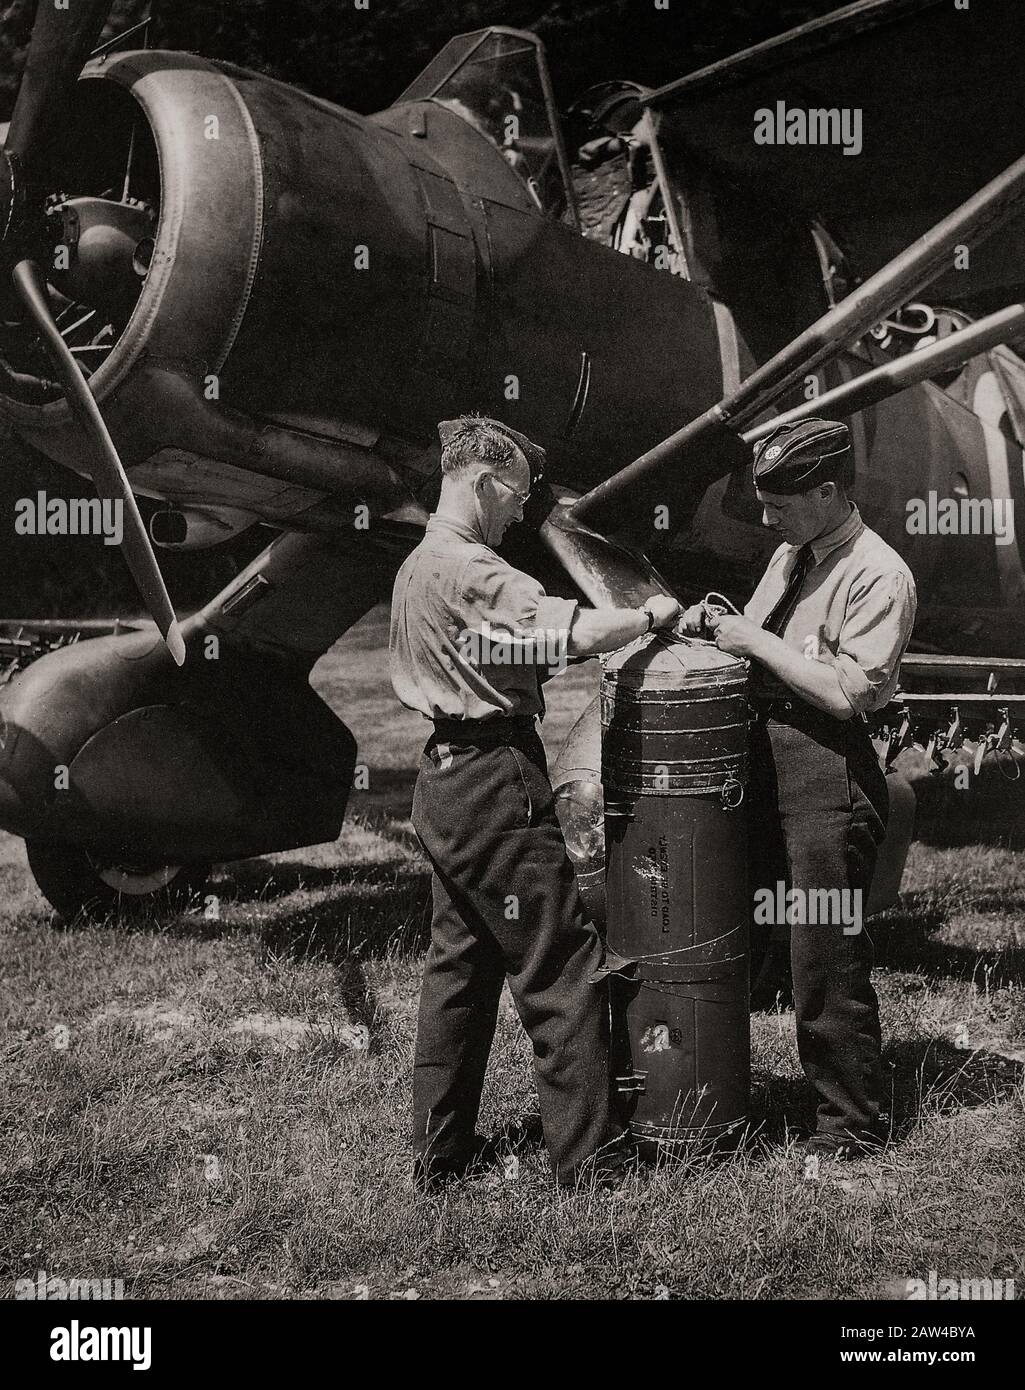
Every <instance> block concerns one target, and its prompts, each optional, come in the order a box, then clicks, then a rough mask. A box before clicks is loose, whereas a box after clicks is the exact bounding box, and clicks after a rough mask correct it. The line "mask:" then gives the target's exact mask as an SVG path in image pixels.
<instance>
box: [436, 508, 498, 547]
mask: <svg viewBox="0 0 1025 1390" xmlns="http://www.w3.org/2000/svg"><path fill="white" fill-rule="evenodd" d="M427 533H430V534H432V535H437V534H439V533H440V534H442V535H450V536H458V537H459V539H460V540H461V541H472V542H473V544H474V545H483V544H484V542H483V541H482V540H481V538H480V536H479V535H478V534H477V532H476V531H475V530H474V529H473V528H472V527H471V526H467V524H466V522H465V521H457V520H456V519H455V517H453V516H443V515H442V514H441V513H440V512H432V513H431V515H430V516H429V517H428V518H427V526H426V528H425V534H427Z"/></svg>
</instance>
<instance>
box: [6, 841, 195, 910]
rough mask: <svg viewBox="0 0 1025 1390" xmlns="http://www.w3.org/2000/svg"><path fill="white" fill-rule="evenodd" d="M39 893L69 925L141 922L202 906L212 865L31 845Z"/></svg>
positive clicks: (30, 857)
mask: <svg viewBox="0 0 1025 1390" xmlns="http://www.w3.org/2000/svg"><path fill="white" fill-rule="evenodd" d="M25 848H26V850H27V852H28V862H29V867H30V868H31V870H32V873H33V876H34V877H35V880H36V883H37V884H38V886H39V891H40V892H41V893H42V894H43V896H44V897H45V898H46V899H47V901H48V902H49V903H51V904H52V905H53V906H54V907H55V908H56V909H57V911H58V912H59V913H60V915H61V916H62V917H63V918H65V920H67V921H69V922H70V921H72V920H74V918H76V917H78V916H80V915H81V916H84V917H86V918H88V919H89V920H91V921H95V922H102V921H103V920H104V919H107V918H115V919H120V920H122V921H124V920H138V919H140V918H144V917H150V916H153V917H155V916H158V915H164V914H170V915H173V914H174V913H177V912H184V911H186V909H188V908H189V907H190V906H195V905H196V904H197V903H200V902H201V901H202V899H201V895H202V892H203V886H204V884H205V883H206V880H207V878H208V876H209V873H210V865H209V864H156V863H145V864H144V863H138V864H129V863H118V862H116V861H115V859H114V858H113V857H112V856H100V855H95V854H92V853H90V852H89V851H88V850H85V849H82V848H81V847H80V846H78V845H62V844H55V843H53V842H51V841H47V840H27V841H26V842H25Z"/></svg>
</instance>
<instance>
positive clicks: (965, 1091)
mask: <svg viewBox="0 0 1025 1390" xmlns="http://www.w3.org/2000/svg"><path fill="white" fill-rule="evenodd" d="M1023 1076H1025V1067H1023V1066H1022V1064H1021V1063H1020V1062H1015V1061H1014V1060H1013V1059H1012V1058H1010V1057H1002V1056H1000V1054H999V1053H995V1052H986V1051H983V1050H980V1051H976V1052H969V1051H967V1050H963V1049H959V1048H956V1047H954V1045H953V1044H952V1043H951V1042H949V1041H948V1040H947V1039H946V1038H941V1037H933V1038H924V1039H923V1038H919V1039H915V1040H913V1041H907V1042H895V1043H891V1044H889V1045H887V1046H884V1048H883V1078H884V1087H885V1094H884V1099H883V1109H884V1113H885V1114H886V1115H888V1117H889V1119H888V1121H887V1122H886V1124H887V1131H888V1134H889V1137H890V1139H891V1140H892V1141H893V1142H895V1143H899V1142H900V1141H901V1140H902V1139H905V1138H907V1136H908V1135H909V1134H910V1133H911V1131H912V1130H913V1129H914V1128H915V1127H916V1125H917V1124H918V1123H919V1121H920V1120H921V1118H922V1116H923V1115H924V1114H926V1113H934V1112H939V1113H946V1112H950V1111H953V1110H973V1109H976V1108H978V1107H979V1106H984V1105H992V1104H993V1103H994V1101H999V1100H1010V1099H1012V1098H1013V1097H1014V1096H1015V1095H1017V1094H1018V1093H1019V1090H1020V1087H1021V1084H1022V1078H1023ZM815 1104H816V1103H815V1097H814V1094H813V1092H812V1089H811V1087H810V1085H809V1084H808V1082H807V1081H806V1080H805V1079H804V1078H803V1077H792V1076H774V1075H773V1074H772V1073H770V1072H764V1071H762V1072H756V1073H755V1074H754V1076H753V1077H752V1085H751V1131H752V1137H753V1139H754V1140H755V1142H758V1143H761V1144H762V1145H763V1146H765V1147H769V1148H784V1147H785V1146H786V1145H787V1143H788V1142H789V1141H790V1140H791V1139H792V1137H793V1135H794V1133H795V1132H797V1133H800V1134H809V1133H810V1132H811V1131H812V1130H813V1129H814V1128H815Z"/></svg>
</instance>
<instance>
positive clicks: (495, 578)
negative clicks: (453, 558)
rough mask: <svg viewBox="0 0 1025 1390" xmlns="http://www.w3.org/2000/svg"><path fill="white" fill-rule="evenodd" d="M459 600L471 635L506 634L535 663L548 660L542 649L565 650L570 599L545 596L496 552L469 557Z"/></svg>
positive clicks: (572, 605) (571, 615) (543, 663)
mask: <svg viewBox="0 0 1025 1390" xmlns="http://www.w3.org/2000/svg"><path fill="white" fill-rule="evenodd" d="M462 600H463V603H464V605H465V611H466V613H467V614H468V615H472V618H470V620H469V621H470V623H471V625H472V628H473V630H474V632H475V633H477V634H478V635H480V636H485V635H487V636H492V637H493V636H494V635H495V634H498V635H499V636H501V635H502V634H508V635H509V636H510V638H511V639H513V640H517V641H518V642H519V643H520V644H521V645H522V648H523V651H524V653H527V652H529V651H531V650H533V651H535V652H536V653H537V655H536V658H535V660H536V664H537V665H539V666H546V665H548V664H550V663H551V661H552V660H553V658H551V657H550V656H548V655H546V654H547V653H551V652H554V651H556V650H557V649H561V651H562V652H563V653H564V652H565V651H566V650H567V646H568V639H569V630H570V626H571V625H572V622H573V618H574V615H575V613H576V609H577V604H576V601H575V600H574V599H565V598H555V597H553V596H551V595H549V594H546V593H545V591H544V588H543V587H542V586H541V585H540V584H539V583H538V581H537V580H536V579H533V578H531V576H530V575H529V574H524V573H523V572H522V571H521V570H517V569H514V568H513V567H512V565H508V564H506V563H505V562H504V561H502V560H500V559H499V558H498V557H497V556H495V557H494V558H493V559H492V558H490V557H488V556H477V557H475V558H474V559H473V560H471V561H470V563H469V564H468V565H467V567H466V572H465V574H464V575H463V582H462ZM562 660H565V657H564V656H563V657H562Z"/></svg>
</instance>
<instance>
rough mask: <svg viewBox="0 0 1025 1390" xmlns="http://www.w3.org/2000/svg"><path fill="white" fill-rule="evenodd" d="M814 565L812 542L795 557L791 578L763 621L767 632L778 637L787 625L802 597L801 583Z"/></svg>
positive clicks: (803, 546) (802, 547)
mask: <svg viewBox="0 0 1025 1390" xmlns="http://www.w3.org/2000/svg"><path fill="white" fill-rule="evenodd" d="M811 566H812V548H811V544H810V543H808V544H805V545H802V546H801V548H800V550H799V551H798V552H797V555H796V557H795V559H794V567H793V569H792V570H791V571H790V578H789V579H788V580H787V585H786V588H785V589H784V590H783V593H782V594H781V595H780V597H779V598H778V599H777V601H776V604H775V606H774V607H773V610H772V612H771V613H770V614H769V616H768V617H767V618H766V619H765V622H764V623H762V627H763V628H764V630H765V631H766V632H772V633H774V634H775V635H776V636H777V637H778V636H779V634H780V632H781V631H782V630H783V628H785V627H786V625H787V622H788V620H789V618H790V615H791V613H792V612H793V611H794V609H795V608H796V607H797V600H798V598H799V597H800V593H801V585H802V584H803V583H804V581H805V578H806V577H807V574H808V571H809V570H810V569H811Z"/></svg>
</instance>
